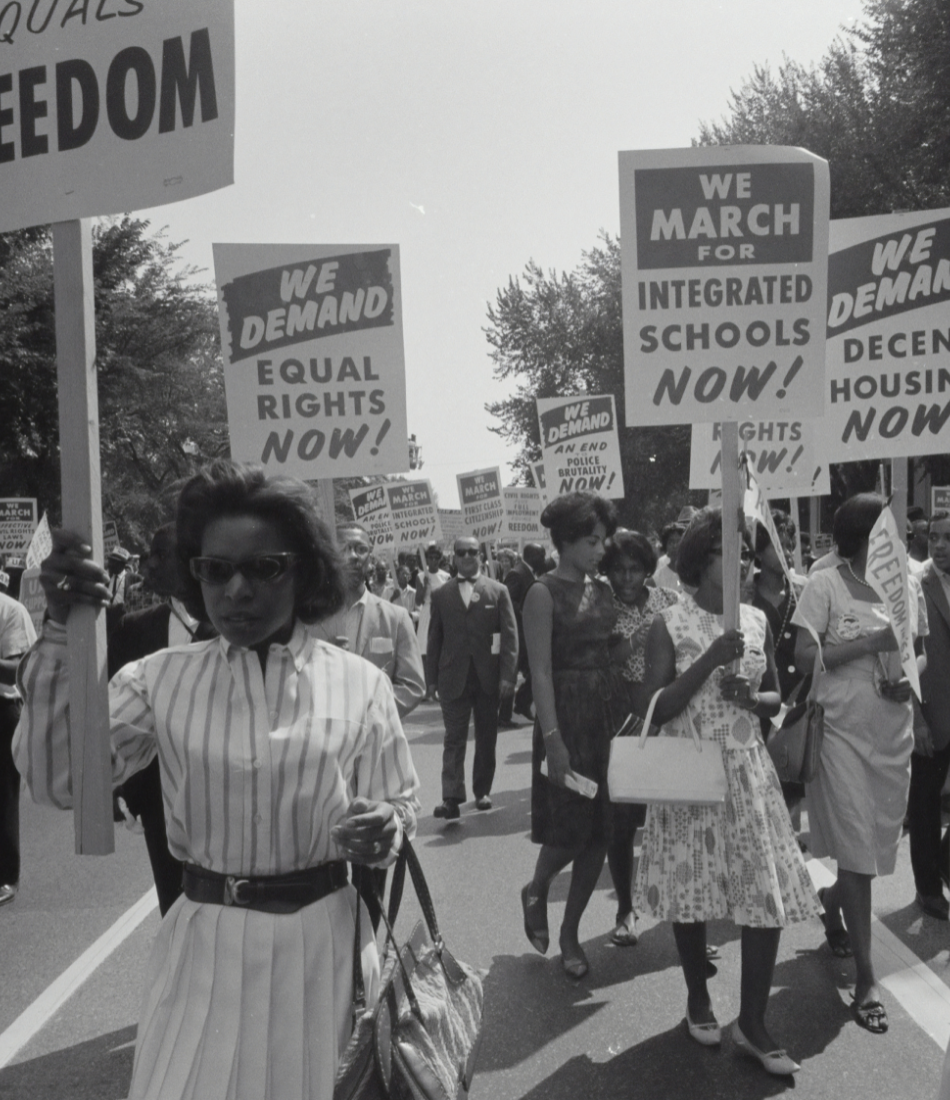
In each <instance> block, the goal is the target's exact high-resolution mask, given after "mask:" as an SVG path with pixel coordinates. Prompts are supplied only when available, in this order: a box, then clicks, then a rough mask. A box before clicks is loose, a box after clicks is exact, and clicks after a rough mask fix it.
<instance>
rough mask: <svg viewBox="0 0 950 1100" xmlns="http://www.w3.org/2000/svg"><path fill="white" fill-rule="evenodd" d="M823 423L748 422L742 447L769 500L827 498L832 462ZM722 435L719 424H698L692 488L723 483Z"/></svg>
mask: <svg viewBox="0 0 950 1100" xmlns="http://www.w3.org/2000/svg"><path fill="white" fill-rule="evenodd" d="M821 435H822V429H821V422H820V421H814V420H758V421H754V420H744V421H742V422H741V423H740V424H739V446H740V448H744V450H745V454H746V458H747V461H748V463H749V469H750V470H751V471H752V473H753V474H754V475H755V478H756V481H757V482H758V484H759V485H760V486H761V488H762V491H763V492H764V493H765V495H766V496H767V497H771V498H772V499H775V498H776V497H812V496H816V497H818V496H827V495H828V493H830V492H831V484H830V478H829V476H828V463H827V461H826V460H825V459H824V457H823V456H822V451H821ZM721 462H722V432H721V426H720V425H719V424H694V425H693V435H692V444H691V446H690V453H689V487H690V488H691V489H718V488H720V486H721V485H722V471H721V469H720V463H721Z"/></svg>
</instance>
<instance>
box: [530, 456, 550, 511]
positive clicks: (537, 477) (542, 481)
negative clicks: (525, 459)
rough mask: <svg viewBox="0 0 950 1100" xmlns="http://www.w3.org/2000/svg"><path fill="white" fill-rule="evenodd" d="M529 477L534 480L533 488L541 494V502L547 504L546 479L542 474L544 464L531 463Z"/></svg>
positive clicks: (543, 473)
mask: <svg viewBox="0 0 950 1100" xmlns="http://www.w3.org/2000/svg"><path fill="white" fill-rule="evenodd" d="M531 476H532V477H533V478H534V484H535V487H536V488H537V489H538V490H539V491H540V493H541V500H542V501H543V502H544V503H545V504H547V500H548V479H547V476H546V474H545V472H544V462H543V461H541V462H532V463H531Z"/></svg>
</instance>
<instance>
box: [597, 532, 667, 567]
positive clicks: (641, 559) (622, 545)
mask: <svg viewBox="0 0 950 1100" xmlns="http://www.w3.org/2000/svg"><path fill="white" fill-rule="evenodd" d="M621 558H630V559H631V560H632V561H635V562H637V564H638V565H641V566H642V567H643V571H644V573H646V575H647V576H648V577H652V576H653V574H654V572H655V571H656V562H657V557H656V550H654V548H653V543H652V542H650V540H649V539H648V538H647V537H646V535H641V534H640V532H639V531H628V530H627V528H626V527H618V528H617V530H616V531H615V532H614V534H613V535H612V536H611V538H610V539H609V541H608V542H607V549H606V550H605V551H604V556H603V559H602V560H601V563H600V571H601V573H609V572H610V570H611V569H613V568H614V566H615V565H616V564H617V563H618V562H619V561H620V559H621Z"/></svg>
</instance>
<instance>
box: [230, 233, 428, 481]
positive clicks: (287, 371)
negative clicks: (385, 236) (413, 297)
mask: <svg viewBox="0 0 950 1100" xmlns="http://www.w3.org/2000/svg"><path fill="white" fill-rule="evenodd" d="M214 267H215V277H216V279H217V283H218V293H219V303H218V308H219V315H220V322H221V350H222V355H223V357H224V382H225V393H226V395H227V402H228V429H229V431H230V435H231V454H232V455H233V456H234V457H235V458H238V459H244V460H247V461H250V462H259V463H260V464H261V465H262V466H264V468H265V469H266V470H267V471H268V472H270V473H288V474H293V475H295V476H298V477H303V478H308V479H312V478H326V477H349V476H353V475H356V474H382V473H387V474H388V473H397V472H399V471H400V470H404V469H405V468H406V467H407V465H408V463H409V452H408V448H407V445H406V439H407V431H406V370H405V361H404V356H403V342H402V315H401V307H400V285H399V250H398V248H397V247H396V246H395V245H377V246H368V245H366V246H362V245H276V244H275V245H249V244H216V245H215V246H214Z"/></svg>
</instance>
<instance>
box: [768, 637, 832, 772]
mask: <svg viewBox="0 0 950 1100" xmlns="http://www.w3.org/2000/svg"><path fill="white" fill-rule="evenodd" d="M820 672H821V651H820V650H819V651H817V652H816V653H815V667H814V669H813V671H812V674H811V676H810V677H808V676H806V677H805V679H804V680H801V681H800V682H799V683H798V684H796V685H795V688H794V690H793V691H792V694H791V695H790V696H789V697H788V703H787V709H786V711H785V715H784V717H783V718H782V724H781V725H780V726H773V727H772V729H771V730H770V731H769V736H768V739H767V741H766V743H765V747H766V748H767V749H768V751H769V756H771V757H772V763H773V764H774V765H775V771H776V772H777V773H778V777H779V779H780V780H781V782H782V783H810V782H811V781H812V780H813V779H814V778H815V776H816V775H817V774H818V760H819V758H820V756H821V743H822V741H823V740H824V736H825V711H824V708H823V707H822V705H821V703H819V702H818V678H819V675H820ZM809 680H810V684H809V687H808V692H807V694H806V695H805V698H804V699H803V700H801V702H800V701H799V700H800V699H801V693H802V692H803V691H804V689H805V685H806V683H808V682H809Z"/></svg>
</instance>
